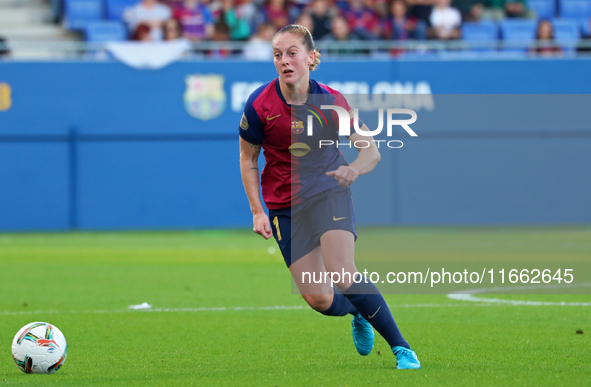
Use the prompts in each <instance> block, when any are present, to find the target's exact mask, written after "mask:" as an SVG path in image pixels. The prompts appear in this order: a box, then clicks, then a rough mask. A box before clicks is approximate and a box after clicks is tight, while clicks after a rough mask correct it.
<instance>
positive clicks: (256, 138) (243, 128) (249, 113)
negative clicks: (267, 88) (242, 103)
mask: <svg viewBox="0 0 591 387" xmlns="http://www.w3.org/2000/svg"><path fill="white" fill-rule="evenodd" d="M238 132H239V133H240V137H242V139H244V141H247V142H249V143H251V144H255V145H261V144H262V143H263V139H264V138H265V131H264V128H263V125H262V124H261V119H260V118H259V115H258V114H257V112H256V110H255V109H254V106H252V101H251V100H250V98H249V99H248V101H247V102H246V107H245V108H244V113H243V114H242V118H241V119H240V126H239V129H238Z"/></svg>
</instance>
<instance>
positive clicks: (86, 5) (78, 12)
mask: <svg viewBox="0 0 591 387" xmlns="http://www.w3.org/2000/svg"><path fill="white" fill-rule="evenodd" d="M65 4H66V24H67V26H68V28H69V29H70V30H84V29H85V28H86V26H87V25H88V23H89V22H91V21H97V20H101V19H102V18H103V2H102V0H66V3H65Z"/></svg>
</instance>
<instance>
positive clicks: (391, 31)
mask: <svg viewBox="0 0 591 387" xmlns="http://www.w3.org/2000/svg"><path fill="white" fill-rule="evenodd" d="M383 30H384V34H383V38H384V39H387V40H408V39H412V40H424V39H426V37H427V24H426V23H425V22H424V21H422V20H417V19H416V18H412V19H411V18H409V17H408V16H407V7H406V2H405V1H404V0H394V1H393V2H392V4H391V5H390V15H389V16H388V17H387V18H386V20H385V21H384V25H383Z"/></svg>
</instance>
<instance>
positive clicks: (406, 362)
mask: <svg viewBox="0 0 591 387" xmlns="http://www.w3.org/2000/svg"><path fill="white" fill-rule="evenodd" d="M392 352H394V355H395V356H396V369H398V370H417V369H419V368H421V362H420V361H419V358H418V357H417V354H416V353H415V351H413V350H412V349H408V348H404V347H393V348H392Z"/></svg>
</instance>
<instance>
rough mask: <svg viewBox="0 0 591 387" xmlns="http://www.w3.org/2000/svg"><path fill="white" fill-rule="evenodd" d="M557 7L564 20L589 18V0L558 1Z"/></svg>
mask: <svg viewBox="0 0 591 387" xmlns="http://www.w3.org/2000/svg"><path fill="white" fill-rule="evenodd" d="M559 7H560V16H561V17H564V18H572V19H576V18H580V17H586V18H589V17H591V0H560V5H559Z"/></svg>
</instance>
